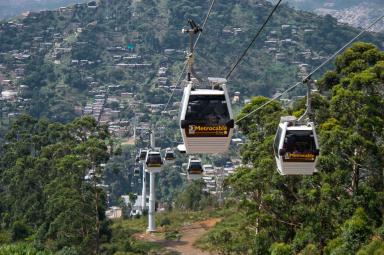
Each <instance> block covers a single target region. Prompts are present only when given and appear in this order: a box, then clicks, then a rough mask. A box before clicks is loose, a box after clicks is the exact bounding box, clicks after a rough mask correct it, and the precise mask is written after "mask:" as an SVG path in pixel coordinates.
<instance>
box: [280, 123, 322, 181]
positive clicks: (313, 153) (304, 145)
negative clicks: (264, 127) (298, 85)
mask: <svg viewBox="0 0 384 255" xmlns="http://www.w3.org/2000/svg"><path fill="white" fill-rule="evenodd" d="M274 153H275V159H276V164H277V169H278V171H279V173H280V174H281V175H312V174H313V173H314V172H317V170H316V168H315V167H316V162H317V158H318V156H319V153H320V150H319V143H318V141H317V136H316V131H315V125H314V123H313V122H308V123H307V124H299V123H297V121H296V118H295V117H293V116H285V117H281V120H280V124H279V127H278V129H277V132H276V137H275V141H274Z"/></svg>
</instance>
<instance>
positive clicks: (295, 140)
mask: <svg viewBox="0 0 384 255" xmlns="http://www.w3.org/2000/svg"><path fill="white" fill-rule="evenodd" d="M284 149H285V151H286V152H287V153H293V154H295V153H315V151H316V143H315V138H314V137H313V134H312V132H310V133H309V132H307V133H306V134H299V133H296V132H295V133H294V132H292V131H287V133H286V135H285V141H284Z"/></svg>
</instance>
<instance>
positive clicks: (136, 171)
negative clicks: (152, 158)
mask: <svg viewBox="0 0 384 255" xmlns="http://www.w3.org/2000/svg"><path fill="white" fill-rule="evenodd" d="M133 176H140V168H139V167H135V168H134V169H133Z"/></svg>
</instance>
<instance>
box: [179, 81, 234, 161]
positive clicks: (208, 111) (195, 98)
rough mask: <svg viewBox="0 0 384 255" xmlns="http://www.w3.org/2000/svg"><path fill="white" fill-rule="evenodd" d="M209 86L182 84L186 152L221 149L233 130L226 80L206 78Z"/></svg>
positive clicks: (224, 147)
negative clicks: (196, 87)
mask: <svg viewBox="0 0 384 255" xmlns="http://www.w3.org/2000/svg"><path fill="white" fill-rule="evenodd" d="M208 80H209V81H210V83H211V84H212V89H193V88H192V86H193V85H192V82H190V83H189V84H188V86H187V87H186V88H184V95H183V99H182V101H181V112H180V128H181V134H182V137H183V141H184V145H185V149H186V152H187V153H188V154H195V153H224V152H226V151H227V150H228V147H229V143H230V141H231V137H232V134H233V128H234V120H233V113H232V108H231V101H230V98H229V96H228V91H227V87H226V85H225V82H226V80H225V79H222V78H208Z"/></svg>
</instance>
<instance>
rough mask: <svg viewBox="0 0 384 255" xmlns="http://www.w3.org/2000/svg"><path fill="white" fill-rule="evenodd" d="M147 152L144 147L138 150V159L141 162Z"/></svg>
mask: <svg viewBox="0 0 384 255" xmlns="http://www.w3.org/2000/svg"><path fill="white" fill-rule="evenodd" d="M147 153H148V150H145V149H140V152H139V160H140V161H141V162H144V161H145V159H146V158H147Z"/></svg>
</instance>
